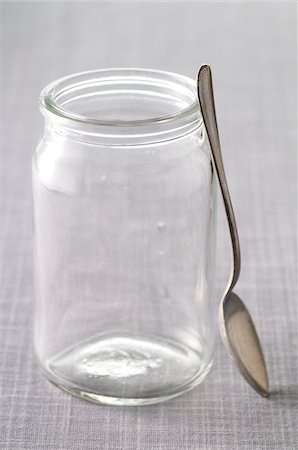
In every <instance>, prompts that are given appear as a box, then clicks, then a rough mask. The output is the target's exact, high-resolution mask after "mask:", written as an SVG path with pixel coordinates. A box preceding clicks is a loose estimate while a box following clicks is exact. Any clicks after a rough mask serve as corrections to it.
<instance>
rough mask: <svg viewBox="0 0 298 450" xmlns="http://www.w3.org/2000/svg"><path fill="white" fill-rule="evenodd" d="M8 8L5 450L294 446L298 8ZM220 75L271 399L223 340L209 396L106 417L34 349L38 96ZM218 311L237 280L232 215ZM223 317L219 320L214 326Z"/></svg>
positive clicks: (223, 237) (244, 292)
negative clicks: (71, 80) (205, 67)
mask: <svg viewBox="0 0 298 450" xmlns="http://www.w3.org/2000/svg"><path fill="white" fill-rule="evenodd" d="M0 7H1V13H2V14H1V37H2V39H1V72H2V78H1V83H2V85H1V115H2V119H1V122H2V139H1V150H2V155H1V188H2V190H1V199H0V200H1V236H0V237H1V310H0V333H1V334H0V389H1V402H0V448H1V449H3V450H8V449H9V450H12V449H18V450H26V449H28V450H29V449H30V450H32V449H36V450H42V449H49V450H58V449H59V450H62V449H63V450H64V449H65V450H68V449H69V450H77V449H100V450H101V449H102V450H120V449H121V450H126V449H142V450H157V449H158V450H182V449H188V450H190V449H193V450H195V449H248V450H249V449H268V450H273V449H278V450H285V449H287V450H288V449H295V448H297V438H298V434H297V409H298V408H297V404H298V379H297V308H296V306H297V291H296V268H297V266H296V239H295V237H296V207H297V205H296V182H297V179H296V153H295V146H296V132H295V129H296V45H295V40H296V39H295V33H296V12H295V10H296V6H295V3H285V2H283V3H259V4H257V3H220V4H215V3H193V2H189V3H187V2H186V3H176V2H174V3H172V4H169V3H160V4H157V3H142V4H136V3H125V2H120V3H114V2H110V3H100V2H97V3H95V2H91V3H87V2H86V3H83V2H81V3H80V2H74V3H72V2H65V3H62V2H61V3H59V2H53V3H42V2H33V3H29V2H20V3H16V2H5V3H2V4H1V5H0ZM204 62H208V63H210V64H211V66H212V67H213V72H214V83H215V90H216V101H217V110H218V120H219V125H220V131H221V136H222V146H223V151H224V158H225V164H226V171H227V176H228V180H229V182H230V188H231V193H232V197H233V201H234V204H235V210H236V215H237V219H238V222H239V232H240V238H241V245H242V256H243V268H242V274H241V280H240V282H239V286H238V287H237V292H238V293H239V294H240V295H241V296H242V297H243V298H244V299H246V301H247V305H248V307H249V309H250V310H251V312H252V315H253V316H254V318H255V321H256V324H257V327H258V330H259V333H260V336H261V338H262V342H263V346H264V351H265V354H266V358H267V361H268V368H269V374H270V379H271V389H272V396H271V398H270V399H269V400H265V399H262V398H260V397H258V396H257V395H256V394H255V393H254V392H253V391H252V390H251V389H250V388H249V387H248V386H247V385H246V384H245V382H244V381H243V380H242V379H241V378H240V376H239V375H238V373H237V371H236V369H234V367H233V366H232V365H231V363H230V361H229V359H228V357H227V355H226V352H225V350H224V348H223V345H222V344H221V342H220V340H219V339H218V345H217V350H216V354H215V363H214V367H213V369H212V371H211V373H210V374H209V375H208V377H207V379H206V380H205V381H204V382H203V383H202V384H201V385H200V386H198V387H197V388H196V389H194V390H193V391H191V392H189V393H188V394H186V395H183V396H181V397H179V398H177V399H174V400H172V401H169V402H168V403H164V404H160V405H156V406H150V407H138V408H134V409H133V408H126V409H125V408H120V407H119V408H117V407H103V406H102V407H101V406H97V405H92V404H88V403H87V402H84V401H82V400H79V399H76V398H73V397H71V396H69V395H67V394H65V393H63V392H62V391H60V390H59V389H57V388H55V387H54V386H52V385H51V384H50V383H49V382H47V381H46V380H45V379H44V378H43V377H42V375H40V374H39V372H38V370H37V367H36V363H35V359H34V355H33V351H32V327H33V312H32V311H33V288H32V251H31V236H32V219H31V217H32V213H31V207H32V202H31V184H30V177H31V173H30V164H31V157H32V153H33V151H34V147H35V145H36V144H37V142H38V139H39V137H40V136H41V134H42V118H41V116H40V114H39V111H38V103H37V99H38V95H39V92H40V90H41V89H42V87H43V86H44V85H46V84H47V83H48V82H50V81H52V80H54V79H56V78H57V77H59V76H63V75H66V74H70V73H73V72H78V71H82V70H88V69H92V68H104V67H117V66H118V67H124V66H135V67H136V66H139V67H149V68H160V69H164V70H171V71H176V72H180V73H184V74H186V75H189V76H192V77H194V76H195V74H196V71H197V68H198V66H199V65H200V64H201V63H204ZM219 223H220V225H219V232H218V240H219V245H218V273H217V289H218V300H219V298H220V293H221V292H222V291H223V289H224V286H225V283H226V281H227V276H228V272H229V264H230V262H229V254H228V235H227V231H226V228H225V227H224V226H223V223H224V222H223V213H222V211H221V213H220V218H219ZM214 318H215V319H216V316H215V315H214Z"/></svg>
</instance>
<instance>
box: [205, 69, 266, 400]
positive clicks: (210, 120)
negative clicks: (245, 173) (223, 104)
mask: <svg viewBox="0 0 298 450" xmlns="http://www.w3.org/2000/svg"><path fill="white" fill-rule="evenodd" d="M197 87H198V98H199V104H200V107H201V112H202V116H203V121H204V124H205V128H206V132H207V136H208V139H209V143H210V149H211V160H212V164H213V167H214V169H215V172H216V174H217V178H218V181H219V186H220V190H221V193H222V197H223V202H224V206H225V210H226V215H227V220H228V226H229V231H230V236H231V243H232V255H233V258H232V271H231V277H230V280H229V283H228V286H227V288H226V290H225V293H224V296H223V298H222V300H221V302H220V306H219V316H218V320H219V329H220V333H221V336H222V339H223V342H224V344H225V346H226V348H227V350H228V352H229V354H230V356H231V357H232V359H233V360H234V362H235V364H236V366H237V368H238V369H239V370H240V372H241V374H242V375H243V377H244V378H245V379H246V381H247V382H248V383H249V384H250V385H251V387H252V388H253V389H255V390H256V391H257V392H258V393H259V394H260V395H262V396H263V397H268V395H269V382H268V375H267V369H266V363H265V359H264V355H263V352H262V348H261V344H260V341H259V338H258V335H257V332H256V329H255V326H254V324H253V321H252V318H251V316H250V314H249V312H248V310H247V308H246V306H245V305H244V303H243V302H242V300H241V299H240V298H239V297H238V295H237V294H235V292H233V289H234V287H235V285H236V283H237V281H238V278H239V275H240V244H239V237H238V231H237V226H236V219H235V215H234V211H233V206H232V202H231V198H230V194H229V189H228V185H227V180H226V176H225V171H224V166H223V160H222V155H221V149H220V142H219V134H218V128H217V121H216V114H215V105H214V96H213V88H212V77H211V68H210V66H208V65H206V64H205V65H203V66H202V67H201V68H200V70H199V73H198V79H197Z"/></svg>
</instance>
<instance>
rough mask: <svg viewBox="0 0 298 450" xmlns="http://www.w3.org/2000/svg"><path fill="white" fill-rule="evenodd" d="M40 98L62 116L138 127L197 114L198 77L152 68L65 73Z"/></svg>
mask: <svg viewBox="0 0 298 450" xmlns="http://www.w3.org/2000/svg"><path fill="white" fill-rule="evenodd" d="M40 102H41V105H42V107H44V108H45V109H46V110H48V111H49V112H50V113H53V114H55V115H57V116H59V117H61V118H64V119H68V120H71V121H75V122H80V123H85V124H90V125H100V126H114V127H115V126H120V127H121V126H124V127H136V126H145V125H154V124H162V123H165V122H174V121H177V120H179V119H187V118H189V119H190V120H191V118H193V117H192V116H193V115H194V114H197V115H199V104H198V100H197V95H196V84H195V81H194V80H192V79H191V78H188V77H186V76H184V75H179V74H176V73H171V72H165V71H159V70H149V69H103V70H92V71H88V72H81V73H77V74H74V75H70V76H66V77H63V78H60V79H58V80H56V81H54V82H53V83H50V84H49V85H48V86H46V87H45V88H44V89H43V91H42V92H41V96H40ZM197 118H198V119H199V117H197Z"/></svg>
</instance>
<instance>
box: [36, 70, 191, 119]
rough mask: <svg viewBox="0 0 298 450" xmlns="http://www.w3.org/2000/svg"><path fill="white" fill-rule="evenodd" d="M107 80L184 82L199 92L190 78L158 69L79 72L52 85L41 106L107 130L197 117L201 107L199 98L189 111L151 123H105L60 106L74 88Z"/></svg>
mask: <svg viewBox="0 0 298 450" xmlns="http://www.w3.org/2000/svg"><path fill="white" fill-rule="evenodd" d="M106 77H114V78H115V79H118V81H120V80H121V79H125V78H128V77H131V80H132V81H133V80H137V79H138V78H139V79H143V80H144V81H146V78H147V79H152V78H156V80H157V81H161V80H162V81H163V82H164V83H167V82H170V79H171V81H172V80H175V81H176V82H177V84H178V83H179V82H180V83H181V85H184V87H186V89H191V88H192V89H195V88H196V85H195V81H194V80H193V79H191V78H190V77H187V76H185V75H181V74H178V73H174V72H168V71H163V70H155V69H142V68H111V69H95V70H89V71H84V72H78V73H75V74H72V75H67V76H65V77H62V78H58V79H57V80H55V81H53V82H52V83H50V84H48V85H47V86H46V87H45V88H44V89H43V90H42V92H41V95H40V103H41V105H42V106H43V107H44V108H45V109H46V110H48V111H50V112H52V113H54V114H56V115H58V116H60V117H62V118H65V119H69V120H72V121H76V122H83V123H86V124H93V125H101V126H102V125H104V126H134V127H135V126H138V125H142V126H144V125H146V124H148V125H152V124H156V123H164V122H169V121H174V120H177V119H179V118H186V117H188V116H191V115H192V114H193V113H196V112H199V103H198V100H197V98H196V97H195V98H194V99H193V101H192V102H191V103H190V104H189V105H188V106H187V107H185V108H183V109H180V110H178V111H176V112H173V113H171V114H165V115H161V116H157V117H152V118H149V119H136V120H104V119H97V118H94V117H89V116H85V115H82V114H78V113H75V112H73V111H71V110H69V109H66V108H65V107H63V106H61V105H59V104H58V102H57V98H59V96H60V95H61V94H65V92H66V91H69V90H71V89H73V88H76V89H78V88H79V87H82V86H84V85H85V86H86V85H87V84H89V83H96V82H102V81H103V80H104V79H105V78H106Z"/></svg>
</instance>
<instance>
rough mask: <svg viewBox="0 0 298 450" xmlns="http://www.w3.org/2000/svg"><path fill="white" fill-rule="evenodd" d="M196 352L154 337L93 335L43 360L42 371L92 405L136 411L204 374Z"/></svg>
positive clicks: (187, 387) (170, 395) (190, 384)
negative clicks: (93, 403)
mask: <svg viewBox="0 0 298 450" xmlns="http://www.w3.org/2000/svg"><path fill="white" fill-rule="evenodd" d="M210 367H211V362H209V363H208V364H206V361H204V360H203V358H202V355H200V353H199V352H195V351H193V350H190V349H189V348H188V347H186V346H183V345H181V344H177V343H175V342H172V341H169V340H166V339H160V338H157V337H155V336H153V337H152V336H140V335H129V334H124V333H122V334H121V335H120V336H119V335H115V334H113V335H108V336H107V335H105V336H103V335H97V336H94V337H93V338H92V339H89V340H88V341H84V342H82V343H80V344H79V345H76V346H73V347H71V348H68V349H67V350H65V351H63V352H62V353H60V354H58V355H56V356H55V357H54V358H51V359H50V360H48V361H47V364H46V367H44V366H42V371H43V372H44V373H45V375H46V377H47V378H48V379H49V380H50V381H51V382H53V383H54V384H55V385H57V386H59V387H60V388H61V389H63V390H65V391H67V392H69V393H70V394H73V395H75V396H77V397H80V398H83V399H85V400H89V401H91V402H95V403H100V404H109V405H127V406H134V405H135V406H137V405H146V404H153V403H159V402H162V401H165V400H168V399H171V398H173V397H176V396H177V395H180V394H182V393H184V392H186V391H188V390H190V389H192V388H193V387H194V386H196V385H197V384H199V383H200V382H201V381H202V380H203V379H204V378H205V376H206V375H207V373H208V371H209V369H210Z"/></svg>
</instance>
